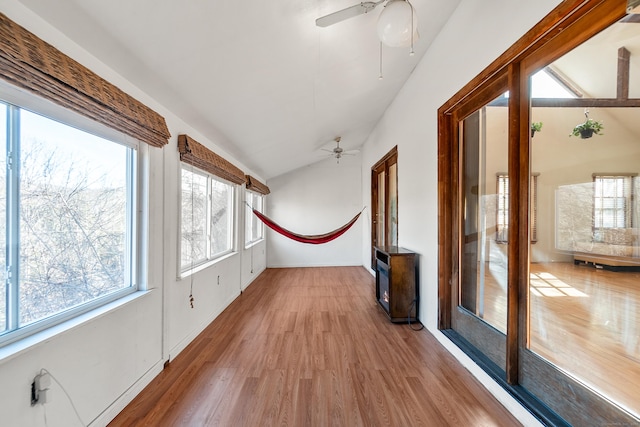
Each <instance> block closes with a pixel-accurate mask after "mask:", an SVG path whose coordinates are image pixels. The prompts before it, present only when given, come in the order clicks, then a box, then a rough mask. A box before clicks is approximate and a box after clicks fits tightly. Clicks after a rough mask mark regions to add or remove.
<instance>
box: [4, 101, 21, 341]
mask: <svg viewBox="0 0 640 427" xmlns="http://www.w3.org/2000/svg"><path fill="white" fill-rule="evenodd" d="M6 176H7V180H6V182H7V189H6V191H7V197H6V203H7V208H6V209H7V212H6V251H7V252H6V253H7V260H6V265H7V272H6V280H7V281H6V289H7V292H6V293H7V295H6V301H7V307H6V309H7V331H13V330H15V329H18V327H19V319H20V309H19V302H20V296H19V293H18V289H19V277H20V275H19V274H18V273H19V271H18V270H19V266H20V244H19V242H20V203H19V201H20V181H19V177H20V109H19V108H18V107H15V106H13V105H8V106H7V175H6Z"/></svg>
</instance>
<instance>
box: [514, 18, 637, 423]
mask: <svg viewBox="0 0 640 427" xmlns="http://www.w3.org/2000/svg"><path fill="white" fill-rule="evenodd" d="M631 17H632V18H633V16H631ZM629 20H630V18H629V17H625V18H623V20H622V21H620V22H617V23H615V24H613V25H611V26H609V27H608V28H606V29H605V30H603V31H602V32H600V33H599V34H597V35H595V36H594V37H592V38H590V39H589V40H587V41H585V42H584V43H582V44H581V45H579V46H577V47H575V48H573V49H571V50H570V51H569V52H567V53H565V54H563V55H562V56H561V57H559V58H557V59H555V60H554V61H553V62H551V63H549V64H547V65H546V66H545V67H543V68H542V69H541V70H538V71H534V72H531V73H529V75H530V76H531V78H530V82H531V83H530V87H531V110H530V111H531V112H530V116H531V119H530V120H531V123H540V124H541V129H540V131H539V132H536V133H535V136H534V138H532V139H531V142H530V152H531V168H532V169H533V170H536V171H539V172H540V175H539V177H538V180H539V187H538V192H537V199H538V209H537V212H536V215H535V217H536V220H537V225H538V240H537V242H536V243H535V244H531V245H530V271H529V283H528V295H527V296H528V299H529V311H528V321H529V322H528V328H529V334H528V339H527V341H526V343H524V346H523V350H522V362H523V363H522V368H523V369H522V371H521V381H520V382H521V384H522V385H524V386H525V387H526V388H527V389H528V390H530V391H531V392H533V393H534V394H535V395H537V396H539V398H541V399H543V400H545V401H547V402H549V404H550V405H551V406H552V408H554V409H555V410H556V411H557V412H559V413H561V414H563V416H564V417H565V419H567V421H569V422H571V423H575V424H580V423H583V422H584V417H585V414H587V416H588V417H589V419H590V420H591V421H590V422H593V423H594V425H595V424H601V423H605V422H606V423H612V422H613V421H616V422H621V423H622V422H625V423H626V422H629V419H626V418H625V417H624V416H623V415H620V414H616V413H615V411H613V410H609V409H607V408H608V406H609V405H608V403H607V402H612V403H613V404H614V405H615V406H617V407H618V408H620V410H621V412H627V413H629V414H630V417H631V418H635V422H638V421H637V420H638V419H640V398H639V396H640V339H639V336H640V288H639V287H638V285H639V284H640V241H639V239H638V237H639V236H640V232H639V231H640V228H639V222H640V216H639V215H638V214H639V213H640V198H639V197H638V195H639V193H638V191H639V189H640V182H639V179H638V175H639V174H640V123H639V121H638V118H639V117H640V68H638V67H637V66H633V65H634V64H639V62H638V60H639V59H640V57H639V58H634V57H633V54H631V52H638V53H640V50H639V49H640V25H638V24H637V23H634V22H628V21H629ZM594 57H597V58H599V60H598V61H592V60H591V59H589V58H594ZM585 70H589V72H585ZM589 128H591V130H590V131H589V132H587V130H589ZM530 208H531V217H533V216H534V212H533V204H530ZM549 384H556V386H555V390H554V391H553V393H550V391H549V390H548V388H549ZM566 393H571V394H569V395H573V396H574V397H573V398H572V399H566V396H567V394H566ZM572 400H573V401H572ZM576 402H578V403H582V402H584V405H576ZM581 406H583V407H581ZM578 408H579V409H578ZM592 408H596V409H592Z"/></svg>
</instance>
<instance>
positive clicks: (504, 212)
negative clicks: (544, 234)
mask: <svg viewBox="0 0 640 427" xmlns="http://www.w3.org/2000/svg"><path fill="white" fill-rule="evenodd" d="M538 175H540V174H538V173H534V174H532V175H531V217H530V218H529V220H530V222H531V243H535V242H537V241H538V224H537V222H538V221H537V219H538ZM496 187H497V188H496V190H497V193H498V200H497V206H496V242H497V243H507V242H508V241H509V175H508V174H506V173H502V172H500V173H498V174H496Z"/></svg>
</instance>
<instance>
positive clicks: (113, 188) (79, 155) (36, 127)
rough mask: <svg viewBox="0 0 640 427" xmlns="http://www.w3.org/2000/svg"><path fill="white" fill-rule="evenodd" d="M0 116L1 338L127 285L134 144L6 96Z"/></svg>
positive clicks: (132, 276)
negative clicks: (0, 142) (66, 121)
mask: <svg viewBox="0 0 640 427" xmlns="http://www.w3.org/2000/svg"><path fill="white" fill-rule="evenodd" d="M12 102H13V101H12ZM27 102H29V103H31V102H32V101H31V100H28V101H27ZM56 111H57V110H56ZM0 114H1V117H2V119H1V120H0V134H1V135H2V137H1V138H3V142H4V144H3V149H2V150H0V151H1V155H0V162H1V163H2V164H3V165H5V166H6V167H5V168H3V170H4V171H5V174H2V175H0V181H1V183H0V186H1V188H2V191H3V193H1V194H2V195H3V197H2V198H1V201H0V217H1V220H2V222H3V225H4V226H3V227H2V230H3V231H2V232H1V233H2V234H1V238H2V239H3V240H4V241H5V247H4V248H5V249H4V253H3V255H2V257H1V259H0V263H2V266H1V268H2V270H3V271H4V272H5V277H6V280H5V281H4V283H2V285H0V295H2V297H1V299H0V341H3V342H7V341H9V340H14V339H15V338H17V337H19V336H24V335H26V334H28V333H31V332H35V331H36V330H41V329H43V328H44V327H47V326H51V325H52V324H54V323H59V322H61V321H63V320H66V319H68V318H70V317H72V316H74V315H77V314H78V313H79V312H85V311H88V310H89V309H91V308H94V307H95V306H97V305H100V304H103V303H106V302H109V301H113V300H114V299H116V298H118V297H121V296H123V295H125V294H128V293H130V292H133V291H135V290H136V289H137V283H136V271H135V260H136V240H137V239H136V230H137V223H136V215H135V212H136V194H137V192H136V188H137V181H138V179H137V167H136V162H137V157H138V156H137V149H138V146H137V144H133V145H124V144H122V143H120V141H119V142H114V141H112V140H108V139H105V138H102V137H99V136H96V135H93V134H90V133H87V132H85V131H82V130H79V129H76V128H74V127H71V126H69V125H67V124H64V123H62V122H58V121H55V120H52V119H50V118H47V117H44V116H41V115H39V114H36V113H33V112H30V111H28V110H26V109H23V108H21V107H19V106H17V105H13V104H11V103H8V102H3V103H0ZM60 114H61V115H64V114H67V113H65V112H64V111H60ZM88 126H89V127H91V126H92V125H91V124H89V125H88ZM94 126H95V124H94ZM122 139H123V140H124V137H122ZM4 147H6V149H4Z"/></svg>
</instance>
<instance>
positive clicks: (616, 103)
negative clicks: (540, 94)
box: [489, 98, 640, 108]
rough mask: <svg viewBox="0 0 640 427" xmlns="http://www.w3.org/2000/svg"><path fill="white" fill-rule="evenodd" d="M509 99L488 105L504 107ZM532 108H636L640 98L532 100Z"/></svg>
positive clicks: (502, 99) (639, 105) (501, 99)
mask: <svg viewBox="0 0 640 427" xmlns="http://www.w3.org/2000/svg"><path fill="white" fill-rule="evenodd" d="M508 102H509V98H500V99H497V100H495V101H492V102H491V103H489V106H491V107H506V106H507V104H508ZM531 106H532V107H538V108H638V107H640V98H631V99H616V98H533V99H532V100H531Z"/></svg>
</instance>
